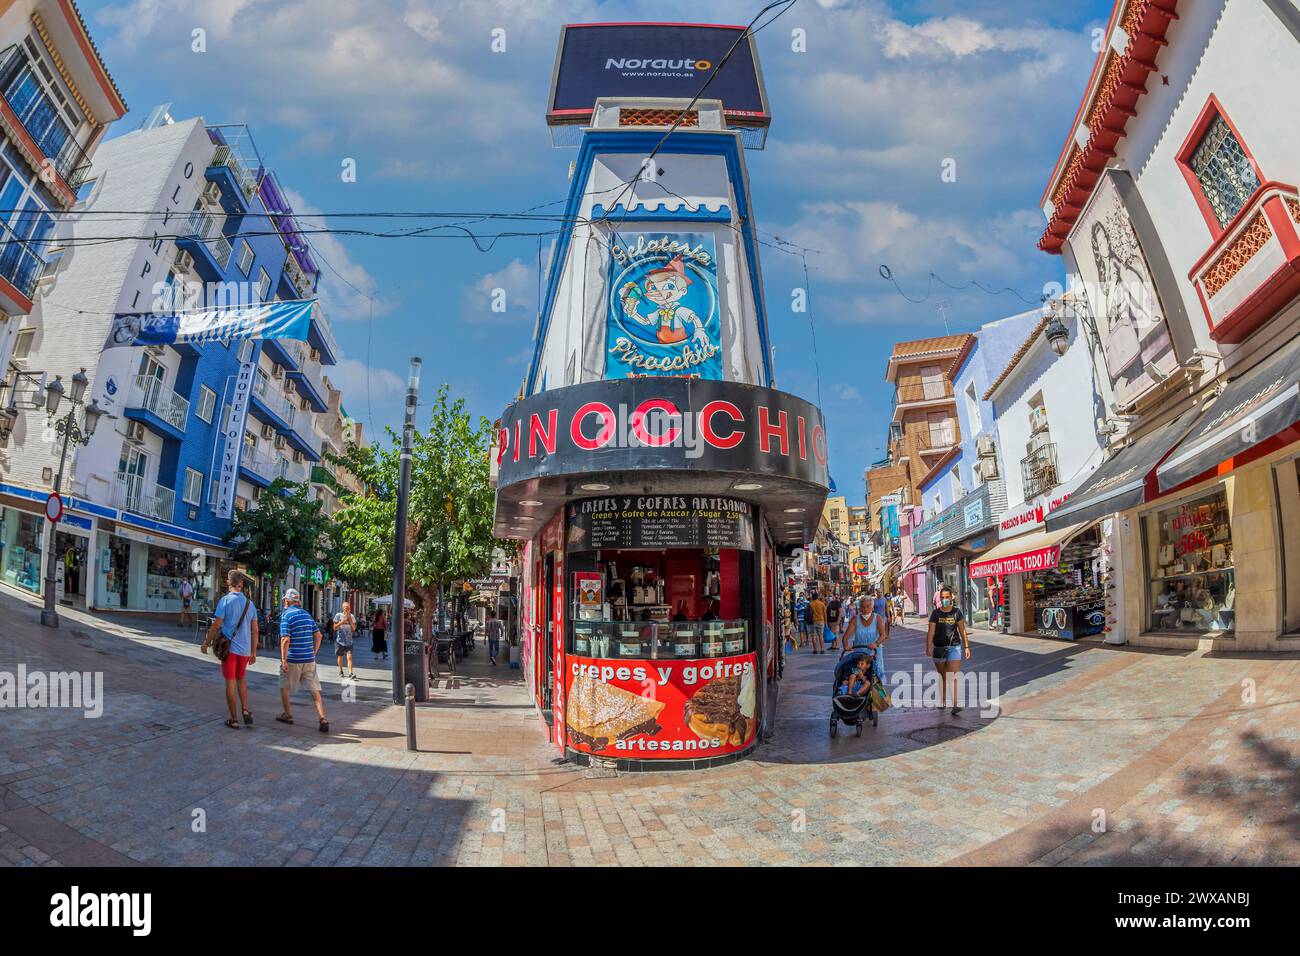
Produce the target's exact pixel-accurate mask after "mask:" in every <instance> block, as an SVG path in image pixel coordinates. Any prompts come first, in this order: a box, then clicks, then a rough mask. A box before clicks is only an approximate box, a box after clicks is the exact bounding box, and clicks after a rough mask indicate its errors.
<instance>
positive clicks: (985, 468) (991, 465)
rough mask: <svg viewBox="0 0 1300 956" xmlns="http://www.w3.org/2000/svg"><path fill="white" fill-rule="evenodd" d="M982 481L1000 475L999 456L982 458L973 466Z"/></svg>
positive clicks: (990, 479)
mask: <svg viewBox="0 0 1300 956" xmlns="http://www.w3.org/2000/svg"><path fill="white" fill-rule="evenodd" d="M972 468H973V470H974V472H975V474H976V475H978V476H979V479H980V481H992V480H993V479H994V478H996V477H997V476H998V460H997V458H981V459H979V460H978V461H976V462H975V464H974V465H973V466H972Z"/></svg>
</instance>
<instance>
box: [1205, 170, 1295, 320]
mask: <svg viewBox="0 0 1300 956" xmlns="http://www.w3.org/2000/svg"><path fill="white" fill-rule="evenodd" d="M1298 227H1300V196H1298V195H1297V191H1296V187H1294V186H1287V185H1284V184H1282V183H1275V182H1267V183H1264V184H1263V185H1261V186H1260V187H1259V188H1258V189H1256V190H1255V193H1254V195H1252V196H1251V197H1250V199H1249V200H1248V201H1247V203H1246V205H1245V206H1244V207H1242V209H1241V211H1240V212H1239V213H1237V215H1236V217H1235V218H1234V219H1233V220H1232V222H1230V223H1228V227H1227V228H1226V229H1225V230H1224V231H1223V235H1221V236H1219V238H1218V239H1216V240H1215V241H1214V243H1213V244H1212V245H1211V246H1210V248H1209V250H1208V251H1207V252H1206V253H1205V255H1203V256H1202V257H1201V259H1200V260H1199V261H1198V262H1197V263H1196V265H1194V266H1193V267H1192V270H1191V272H1189V273H1188V277H1189V278H1190V279H1191V280H1192V284H1193V285H1194V286H1195V287H1196V293H1197V296H1198V297H1199V298H1200V300H1201V308H1202V309H1203V310H1204V311H1205V318H1206V321H1208V322H1209V324H1210V337H1211V338H1212V339H1214V340H1215V341H1217V342H1222V343H1228V344H1231V343H1236V342H1241V341H1242V340H1243V339H1245V338H1246V337H1247V336H1248V335H1250V333H1252V332H1254V331H1255V330H1256V329H1258V328H1259V327H1260V326H1261V325H1263V324H1264V323H1265V322H1267V321H1268V320H1269V319H1271V318H1273V316H1275V315H1277V314H1278V313H1279V312H1281V311H1282V309H1283V308H1285V307H1286V306H1287V304H1288V303H1290V302H1291V301H1293V300H1294V299H1295V297H1296V296H1297V295H1300V228H1298Z"/></svg>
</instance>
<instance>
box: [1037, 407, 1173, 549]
mask: <svg viewBox="0 0 1300 956" xmlns="http://www.w3.org/2000/svg"><path fill="white" fill-rule="evenodd" d="M1191 423H1192V416H1191V415H1182V416H1180V417H1179V418H1175V419H1174V420H1173V421H1172V422H1170V423H1169V424H1168V425H1165V426H1163V427H1161V428H1157V429H1154V430H1153V431H1150V432H1148V433H1147V434H1145V435H1143V436H1142V437H1141V438H1139V439H1137V440H1136V441H1135V442H1133V444H1131V445H1129V446H1127V447H1125V448H1121V449H1120V450H1119V451H1118V452H1116V453H1115V454H1114V455H1112V456H1111V457H1110V458H1107V459H1106V460H1105V461H1103V462H1102V463H1101V464H1100V465H1099V466H1098V467H1097V470H1096V471H1094V472H1093V473H1092V475H1090V476H1089V478H1088V480H1087V481H1085V482H1084V483H1083V484H1082V485H1081V486H1080V487H1079V490H1078V491H1076V492H1074V494H1072V495H1070V497H1069V498H1068V499H1067V500H1066V501H1065V502H1064V503H1063V504H1062V505H1061V506H1060V507H1059V508H1057V509H1056V510H1055V511H1053V512H1051V513H1050V514H1049V515H1047V517H1046V519H1045V520H1044V521H1043V525H1044V526H1045V527H1046V528H1047V530H1048V531H1052V530H1054V529H1056V528H1064V527H1066V526H1068V525H1074V524H1079V523H1085V524H1091V523H1092V522H1094V521H1098V520H1100V519H1101V518H1105V517H1107V516H1108V515H1112V514H1114V513H1115V512H1117V511H1127V510H1128V509H1129V508H1135V507H1137V506H1138V505H1140V504H1142V502H1144V501H1146V499H1147V496H1146V482H1147V476H1148V475H1150V474H1151V472H1152V470H1153V469H1154V468H1155V467H1156V465H1158V464H1159V463H1160V461H1161V460H1162V459H1163V458H1164V457H1165V455H1167V454H1169V449H1171V448H1173V447H1174V446H1175V445H1176V444H1178V442H1179V440H1180V439H1181V438H1182V437H1183V436H1184V435H1186V434H1187V430H1188V429H1189V428H1190V427H1191Z"/></svg>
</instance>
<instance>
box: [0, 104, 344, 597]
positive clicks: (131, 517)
mask: <svg viewBox="0 0 1300 956" xmlns="http://www.w3.org/2000/svg"><path fill="white" fill-rule="evenodd" d="M99 210H112V211H114V212H115V213H120V215H114V216H112V217H103V216H98V215H96V213H97V211H99ZM76 212H77V216H76V217H75V219H74V221H73V229H72V235H73V236H74V237H75V238H74V239H73V240H72V241H69V242H67V243H66V244H65V245H64V247H63V248H62V249H61V250H58V249H56V252H60V253H61V263H60V268H59V270H58V272H57V273H55V274H54V275H53V276H52V277H51V278H49V279H48V280H47V282H46V286H45V287H44V288H43V289H42V293H41V295H40V297H39V299H38V301H37V302H36V303H35V305H34V307H33V310H32V312H31V314H30V315H28V316H27V317H25V318H24V319H23V320H22V323H21V326H20V329H19V331H18V333H17V335H18V338H19V340H20V343H21V349H20V355H21V357H20V358H16V359H15V360H14V361H15V363H16V365H17V366H18V367H20V369H21V371H22V373H23V374H24V375H25V376H27V377H28V378H30V379H34V380H35V379H39V380H41V381H49V380H53V379H55V378H61V379H62V380H63V381H71V380H72V378H73V377H74V376H76V375H78V374H80V372H79V370H80V369H84V370H85V371H84V374H85V375H86V376H87V377H88V379H89V387H88V390H87V393H86V400H87V401H90V400H91V399H92V398H93V400H94V401H96V402H98V405H99V407H100V408H101V409H103V411H104V412H105V415H104V416H103V420H102V421H101V422H100V423H99V425H98V427H97V429H96V431H95V433H94V434H93V435H92V436H90V438H89V441H88V443H87V444H85V445H84V447H82V446H75V445H74V446H73V447H70V448H69V450H68V453H67V459H66V464H65V466H64V481H63V490H64V493H65V498H66V499H67V500H68V506H69V507H68V513H67V515H66V516H65V518H64V519H63V520H62V521H61V522H60V525H59V528H58V533H57V536H56V537H55V540H53V541H50V540H48V537H49V535H48V534H44V533H41V532H42V531H43V529H41V528H39V527H37V526H36V525H35V524H34V522H33V521H32V520H31V519H30V518H23V517H21V516H20V517H19V521H20V522H23V523H24V524H32V525H33V528H32V530H33V532H34V533H33V534H31V535H28V536H27V538H26V540H24V542H23V544H22V552H21V555H20V554H19V553H18V551H17V550H16V549H14V548H12V547H10V546H8V545H6V547H5V551H6V554H5V555H4V556H3V565H4V567H5V571H4V573H3V575H0V580H2V581H3V582H4V583H6V584H9V585H11V586H17V587H21V588H24V589H26V590H30V591H35V592H38V593H39V592H40V591H41V589H42V587H43V583H42V582H41V580H40V577H41V575H39V574H37V575H35V576H34V577H33V575H32V574H31V573H30V571H29V570H28V569H30V568H31V567H33V566H38V565H39V562H40V554H41V552H42V551H43V550H44V549H46V548H49V547H53V548H54V549H55V553H56V554H57V555H59V556H60V568H59V570H58V572H57V573H56V581H55V583H56V588H57V589H58V590H59V592H60V593H59V595H58V597H59V599H60V600H62V601H65V602H66V603H69V604H72V605H75V606H84V607H88V608H91V609H110V610H130V611H136V612H157V613H172V612H175V611H178V610H179V609H180V595H179V589H180V582H181V581H182V580H183V579H185V578H190V579H191V582H192V583H193V585H194V587H195V590H196V593H195V603H196V606H197V609H198V610H200V611H202V610H205V609H207V608H208V607H210V606H211V604H212V602H213V599H214V598H215V597H216V596H217V593H218V587H219V580H220V577H219V575H220V574H221V572H222V571H223V570H224V568H225V566H226V564H227V561H228V554H229V551H228V548H227V547H226V544H225V540H224V539H225V535H226V534H227V533H228V531H229V528H230V522H231V518H232V515H233V513H234V511H235V509H244V508H249V507H256V506H257V503H258V500H259V499H260V497H261V495H262V493H263V491H264V490H265V489H266V488H267V487H268V486H269V485H270V484H271V482H272V481H274V480H275V479H276V478H285V479H287V480H290V481H297V482H308V481H310V477H311V472H310V468H311V466H312V464H313V463H315V462H318V461H320V459H321V450H322V445H323V442H324V439H323V436H322V434H321V430H320V428H319V426H318V425H317V419H318V418H319V417H320V416H321V415H323V414H324V413H326V412H327V411H328V409H329V405H328V402H327V397H326V396H327V388H326V384H325V379H324V369H325V368H326V367H328V366H330V365H333V364H334V363H335V362H336V360H337V355H338V347H337V345H336V343H335V340H334V336H333V333H332V331H331V329H330V325H329V322H328V320H327V319H326V317H325V315H324V314H323V312H321V310H320V308H319V306H318V305H316V306H308V307H309V308H311V317H310V322H309V324H308V326H307V328H308V332H307V335H306V338H305V340H304V341H295V340H288V339H270V338H268V339H264V340H250V339H243V340H239V339H226V340H211V341H182V342H175V343H172V344H157V345H149V346H136V345H132V346H127V347H106V345H108V344H109V343H108V341H107V340H108V336H109V331H110V328H116V326H115V324H114V316H115V315H120V314H125V313H132V314H137V313H153V314H160V315H165V314H169V313H173V312H176V311H196V310H202V309H212V308H222V309H225V308H231V309H240V308H246V307H257V306H258V305H259V304H260V303H267V302H276V301H306V302H310V301H311V300H312V299H313V297H314V293H315V287H316V282H317V281H318V278H319V269H317V267H316V265H315V262H314V260H313V259H312V256H311V251H310V248H309V247H308V245H307V243H306V242H305V240H304V239H303V237H302V236H301V234H300V232H299V230H298V228H297V225H296V223H295V221H294V218H293V210H292V209H291V208H290V207H289V205H288V203H287V202H286V201H285V198H284V193H283V190H282V189H281V187H280V184H279V183H278V181H277V180H276V178H275V175H274V173H272V172H270V171H269V170H267V169H266V168H265V165H264V164H263V162H262V159H261V157H260V155H259V154H258V152H257V150H256V146H255V143H254V141H253V137H252V134H251V132H250V130H249V129H248V128H247V127H246V126H242V125H238V126H209V125H207V124H205V123H204V121H203V120H201V119H191V120H186V121H183V122H175V121H173V120H172V119H171V117H170V116H168V115H167V114H166V112H165V111H161V110H156V111H154V113H153V114H151V116H150V119H149V120H148V121H146V124H145V125H144V126H143V127H142V128H141V129H139V130H136V131H133V132H131V133H128V134H126V135H124V136H121V137H118V138H115V139H112V140H110V141H108V142H106V143H104V144H103V145H102V146H101V147H100V149H99V151H98V153H97V155H96V158H95V162H94V165H93V167H92V169H91V171H90V173H89V174H88V175H87V176H85V177H84V183H83V200H82V203H81V204H80V205H79V206H78V207H77V209H76ZM268 223H270V224H273V226H274V228H272V229H268V228H267V224H268ZM140 237H149V238H140ZM241 379H243V380H245V381H246V382H247V384H248V385H249V388H248V397H247V401H246V402H244V401H237V397H236V385H237V382H238V381H239V380H241ZM232 407H233V408H234V413H233V414H232ZM61 453H62V446H61V444H60V443H58V442H54V441H51V440H50V428H49V423H48V421H47V418H46V415H45V413H44V410H43V409H39V408H19V409H18V411H17V414H16V417H15V421H14V426H13V428H12V434H11V435H10V436H9V441H8V444H7V447H6V448H5V449H4V454H3V455H0V491H4V492H5V493H7V494H8V495H9V496H11V497H12V498H14V499H16V500H18V501H20V502H26V505H25V507H26V509H27V512H28V513H30V511H31V510H32V509H35V510H38V511H39V509H40V505H39V502H40V501H42V500H43V499H44V497H45V495H46V494H47V493H48V491H49V489H50V488H51V486H52V481H53V477H54V475H55V474H56V473H57V471H58V469H59V466H60V461H61ZM37 520H39V519H37Z"/></svg>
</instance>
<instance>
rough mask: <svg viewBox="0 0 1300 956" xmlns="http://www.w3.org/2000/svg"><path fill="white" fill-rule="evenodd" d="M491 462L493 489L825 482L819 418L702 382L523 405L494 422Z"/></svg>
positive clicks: (575, 391) (617, 385) (729, 386)
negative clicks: (683, 478) (678, 472)
mask: <svg viewBox="0 0 1300 956" xmlns="http://www.w3.org/2000/svg"><path fill="white" fill-rule="evenodd" d="M496 455H497V465H498V470H499V476H500V477H499V479H498V482H497V485H498V487H499V488H500V487H504V486H507V485H510V484H513V483H515V482H518V481H525V480H528V479H533V478H538V477H545V476H550V475H564V474H571V473H580V472H588V471H594V470H599V471H621V470H638V469H684V470H694V471H740V472H755V473H765V474H778V475H781V476H784V477H788V478H793V479H797V480H801V481H808V482H812V483H815V484H819V485H826V484H827V482H828V474H827V466H826V461H827V453H826V424H825V421H824V419H823V418H822V413H821V410H820V409H818V408H817V407H816V406H815V405H812V404H810V403H809V402H806V401H804V400H803V399H801V398H798V397H796V396H794V395H790V394H788V393H786V392H778V391H776V390H774V389H767V388H758V387H755V386H750V385H740V384H737V383H735V382H719V381H707V380H702V379H686V378H680V379H675V378H650V377H646V378H630V379H612V380H609V381H602V382H590V383H586V384H583V385H571V386H568V387H567V388H558V389H553V390H551V391H548V392H542V393H539V394H537V395H534V396H532V397H530V398H527V399H522V400H520V401H518V402H516V403H515V404H514V405H512V406H511V407H510V408H509V409H507V411H506V414H505V415H504V416H503V418H502V421H501V426H500V429H499V431H498V433H497V449H496Z"/></svg>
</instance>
